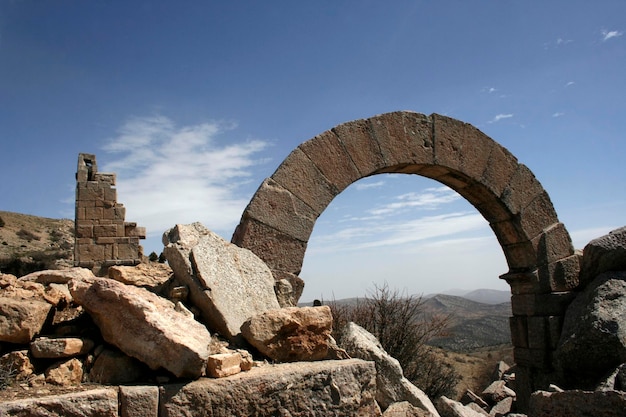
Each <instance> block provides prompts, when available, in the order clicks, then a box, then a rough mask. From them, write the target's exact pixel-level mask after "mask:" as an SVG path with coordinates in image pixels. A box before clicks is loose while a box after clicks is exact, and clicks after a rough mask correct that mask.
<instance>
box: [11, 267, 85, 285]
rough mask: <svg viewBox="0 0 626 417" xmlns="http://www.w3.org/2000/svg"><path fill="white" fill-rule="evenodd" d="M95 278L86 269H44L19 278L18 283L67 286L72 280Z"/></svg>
mask: <svg viewBox="0 0 626 417" xmlns="http://www.w3.org/2000/svg"><path fill="white" fill-rule="evenodd" d="M91 278H95V276H94V274H93V272H91V270H90V269H87V268H80V267H74V268H68V269H46V270H43V271H36V272H33V273H30V274H28V275H24V276H22V277H20V278H19V280H20V281H30V282H37V283H39V284H43V285H48V284H53V283H54V284H67V283H68V282H70V281H71V280H72V279H79V280H81V279H91Z"/></svg>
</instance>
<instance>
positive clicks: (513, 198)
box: [502, 164, 544, 213]
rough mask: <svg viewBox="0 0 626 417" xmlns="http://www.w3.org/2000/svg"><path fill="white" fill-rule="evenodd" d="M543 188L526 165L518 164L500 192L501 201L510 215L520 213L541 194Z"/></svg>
mask: <svg viewBox="0 0 626 417" xmlns="http://www.w3.org/2000/svg"><path fill="white" fill-rule="evenodd" d="M543 192H544V189H543V186H542V185H541V184H540V183H539V181H538V180H537V178H535V176H534V174H533V173H532V172H531V171H530V169H528V167H527V166H526V165H523V164H518V165H517V171H515V173H514V174H513V176H512V177H511V180H510V181H509V184H508V185H507V186H506V188H505V189H504V191H503V192H502V201H504V203H505V204H506V205H507V207H508V208H509V209H510V210H511V212H512V213H520V212H521V211H522V210H523V209H524V208H526V207H528V205H529V204H530V203H531V202H532V201H533V200H534V199H535V198H537V197H538V196H539V195H541V193H543Z"/></svg>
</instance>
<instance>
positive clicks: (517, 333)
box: [509, 316, 528, 348]
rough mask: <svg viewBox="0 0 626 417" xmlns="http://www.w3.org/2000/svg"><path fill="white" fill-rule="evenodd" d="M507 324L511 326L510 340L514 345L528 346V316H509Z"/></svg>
mask: <svg viewBox="0 0 626 417" xmlns="http://www.w3.org/2000/svg"><path fill="white" fill-rule="evenodd" d="M509 326H510V328H511V342H512V343H513V346H515V347H521V348H527V347H528V317H526V316H513V317H509Z"/></svg>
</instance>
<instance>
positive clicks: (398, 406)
mask: <svg viewBox="0 0 626 417" xmlns="http://www.w3.org/2000/svg"><path fill="white" fill-rule="evenodd" d="M430 416H432V414H430V413H429V412H428V411H426V410H423V409H421V408H417V407H415V406H413V405H411V403H410V402H408V401H402V402H399V403H393V404H391V405H390V406H389V407H387V409H386V410H385V412H384V413H383V417H430Z"/></svg>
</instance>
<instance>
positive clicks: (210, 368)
mask: <svg viewBox="0 0 626 417" xmlns="http://www.w3.org/2000/svg"><path fill="white" fill-rule="evenodd" d="M241 362H242V358H241V355H240V354H239V353H238V352H230V353H216V354H214V355H209V361H208V365H207V374H209V375H210V376H212V377H213V378H224V377H226V376H231V375H235V374H238V373H239V372H241Z"/></svg>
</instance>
